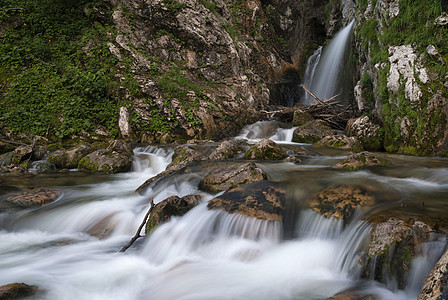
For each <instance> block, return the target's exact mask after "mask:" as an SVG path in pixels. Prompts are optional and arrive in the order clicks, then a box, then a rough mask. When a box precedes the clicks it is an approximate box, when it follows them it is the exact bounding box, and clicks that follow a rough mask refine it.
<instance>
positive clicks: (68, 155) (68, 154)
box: [47, 145, 94, 169]
mask: <svg viewBox="0 0 448 300" xmlns="http://www.w3.org/2000/svg"><path fill="white" fill-rule="evenodd" d="M93 150H94V149H92V148H91V147H90V146H87V145H79V146H76V147H73V148H70V149H69V150H65V149H58V150H56V151H54V152H52V153H50V155H49V156H48V158H47V160H48V161H49V162H51V163H53V164H54V165H55V166H56V167H57V168H61V169H74V168H77V167H78V163H79V161H80V160H81V159H82V158H83V157H84V156H86V155H88V154H89V153H91V152H93Z"/></svg>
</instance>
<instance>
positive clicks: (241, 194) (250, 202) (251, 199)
mask: <svg viewBox="0 0 448 300" xmlns="http://www.w3.org/2000/svg"><path fill="white" fill-rule="evenodd" d="M284 207H285V191H284V190H283V189H282V188H280V186H279V185H278V184H276V183H273V182H269V181H266V180H263V181H258V182H255V183H252V184H249V185H245V186H240V187H237V188H234V189H231V190H229V191H227V192H225V193H224V194H222V195H221V196H219V197H216V198H214V199H212V200H210V201H209V202H208V208H209V209H221V210H223V211H226V212H228V213H230V214H233V213H239V214H242V215H245V216H248V217H254V218H257V219H262V220H268V221H281V220H282V219H283V209H284Z"/></svg>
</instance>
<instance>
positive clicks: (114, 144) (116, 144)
mask: <svg viewBox="0 0 448 300" xmlns="http://www.w3.org/2000/svg"><path fill="white" fill-rule="evenodd" d="M107 149H108V150H113V151H116V152H118V153H121V154H125V155H131V156H132V155H134V151H133V150H132V145H131V144H130V143H128V142H125V141H123V140H113V141H111V142H110V143H109V146H107Z"/></svg>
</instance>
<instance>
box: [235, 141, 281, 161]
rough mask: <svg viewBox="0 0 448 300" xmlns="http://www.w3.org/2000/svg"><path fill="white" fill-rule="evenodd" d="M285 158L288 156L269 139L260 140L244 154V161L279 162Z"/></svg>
mask: <svg viewBox="0 0 448 300" xmlns="http://www.w3.org/2000/svg"><path fill="white" fill-rule="evenodd" d="M286 157H288V154H286V152H285V151H284V150H283V149H282V148H281V147H280V146H279V145H277V143H275V142H274V141H272V140H270V139H264V140H261V141H260V142H258V143H256V144H255V145H253V146H252V147H250V148H249V150H247V152H246V153H244V159H257V160H279V159H284V158H286Z"/></svg>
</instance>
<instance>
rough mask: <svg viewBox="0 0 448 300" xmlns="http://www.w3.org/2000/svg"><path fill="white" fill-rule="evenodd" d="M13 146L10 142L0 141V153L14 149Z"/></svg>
mask: <svg viewBox="0 0 448 300" xmlns="http://www.w3.org/2000/svg"><path fill="white" fill-rule="evenodd" d="M15 148H16V147H15V146H13V145H12V144H9V143H7V142H3V141H0V154H3V153H7V152H11V151H14V149H15Z"/></svg>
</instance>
